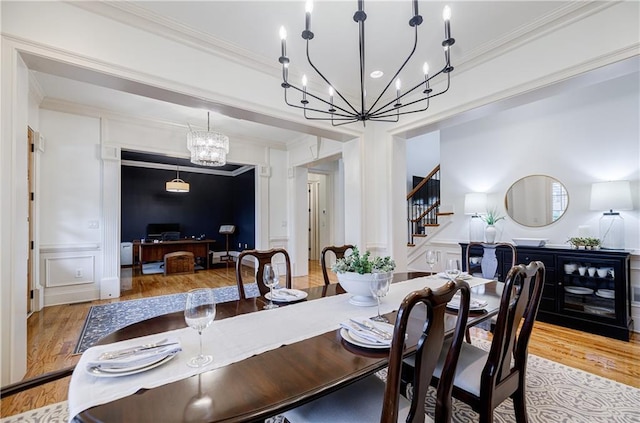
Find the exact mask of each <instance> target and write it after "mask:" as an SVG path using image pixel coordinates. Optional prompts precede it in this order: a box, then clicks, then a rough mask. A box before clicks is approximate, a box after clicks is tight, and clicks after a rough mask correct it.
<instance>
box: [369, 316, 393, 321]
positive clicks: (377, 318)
mask: <svg viewBox="0 0 640 423" xmlns="http://www.w3.org/2000/svg"><path fill="white" fill-rule="evenodd" d="M369 320H373V321H374V322H383V323H389V319H387V318H386V317H384V316H382V315H380V316H373V317H372V318H370V319H369Z"/></svg>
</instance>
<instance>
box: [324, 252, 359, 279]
mask: <svg viewBox="0 0 640 423" xmlns="http://www.w3.org/2000/svg"><path fill="white" fill-rule="evenodd" d="M352 249H353V245H350V244H347V245H341V246H337V245H329V246H327V247H324V248H323V249H322V253H320V267H321V268H322V277H323V278H324V284H325V285H329V284H330V283H331V281H330V280H329V273H328V272H327V257H326V255H327V253H328V252H332V253H333V254H334V255H335V256H336V260H338V259H341V258H343V257H344V254H345V253H346V252H347V251H348V250H352Z"/></svg>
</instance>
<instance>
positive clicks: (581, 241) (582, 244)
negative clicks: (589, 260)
mask: <svg viewBox="0 0 640 423" xmlns="http://www.w3.org/2000/svg"><path fill="white" fill-rule="evenodd" d="M567 242H568V243H569V245H571V248H573V249H579V250H584V249H585V248H586V247H587V241H586V238H582V237H578V236H574V237H571V238H569V239H568V240H567Z"/></svg>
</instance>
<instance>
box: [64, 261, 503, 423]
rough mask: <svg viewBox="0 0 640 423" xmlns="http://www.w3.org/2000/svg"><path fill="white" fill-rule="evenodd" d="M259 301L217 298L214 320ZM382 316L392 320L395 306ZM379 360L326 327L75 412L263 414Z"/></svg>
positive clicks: (143, 328)
mask: <svg viewBox="0 0 640 423" xmlns="http://www.w3.org/2000/svg"><path fill="white" fill-rule="evenodd" d="M425 275H427V274H426V273H423V272H409V273H396V274H394V282H398V281H403V280H407V279H411V278H415V277H420V276H425ZM498 285H499V283H497V282H490V283H488V284H485V285H482V286H478V287H475V288H473V291H472V292H473V296H474V298H479V299H484V300H486V301H487V303H488V304H487V307H486V309H485V311H484V312H481V313H472V314H470V316H469V320H468V325H477V324H478V323H480V322H483V321H485V320H487V319H489V318H490V317H492V316H493V315H495V314H496V313H497V310H498V307H499V303H500V294H499V292H498V291H499V286H498ZM306 291H307V292H308V297H307V301H312V300H314V299H317V298H321V297H327V296H333V295H339V294H343V293H345V291H344V290H343V289H342V287H341V286H340V285H339V284H331V285H326V286H321V287H313V288H309V289H307V290H306ZM266 302H267V300H266V299H265V298H264V297H257V298H248V299H244V300H239V301H230V302H226V303H221V304H218V305H217V312H216V320H219V319H225V318H228V317H233V316H237V315H240V314H246V313H253V312H256V311H259V310H261V309H262V307H263V306H264V305H265V304H266ZM414 313H415V315H414ZM414 313H412V319H411V323H410V326H409V332H410V333H409V338H408V340H407V343H406V345H407V347H406V349H407V355H409V354H411V353H412V352H414V351H415V345H416V343H417V340H418V338H419V336H420V333H421V331H422V324H423V323H424V315H423V316H420V315H419V314H420V312H419V311H416V312H414ZM374 314H375V313H374ZM386 316H387V317H388V318H389V319H390V320H391V321H392V322H393V321H394V319H395V311H394V312H393V313H389V314H387V315H386ZM421 319H422V320H421ZM455 321H456V316H455V313H453V312H452V313H451V316H449V318H448V320H447V326H448V328H447V332H448V333H449V334H451V333H452V332H453V327H454V325H455ZM256 322H259V321H258V320H256ZM184 327H186V324H185V321H184V315H183V313H182V312H176V313H170V314H165V315H162V316H158V317H154V318H151V319H148V320H144V321H142V322H139V323H135V324H132V325H130V326H127V327H125V328H123V329H120V330H118V331H116V332H113V333H112V334H110V335H108V336H107V337H105V338H103V339H102V340H100V342H99V343H100V344H107V343H111V342H117V341H122V340H127V339H131V338H135V337H139V336H145V335H152V334H156V333H162V332H166V331H169V330H174V329H181V328H184ZM218 348H223V346H218ZM387 359H388V350H369V349H365V348H360V347H357V346H354V345H351V344H349V343H347V342H346V341H344V340H343V339H342V337H341V336H340V332H339V330H332V331H329V332H327V333H324V334H322V335H319V336H314V337H311V338H308V339H305V340H303V341H300V342H295V343H292V344H287V345H283V346H281V347H279V348H276V349H273V350H270V351H267V352H264V353H262V354H258V355H254V356H252V357H249V358H247V359H244V360H241V361H238V362H236V363H233V364H230V365H227V366H225V367H221V368H217V369H214V370H210V371H205V372H204V373H201V374H199V375H196V376H192V377H189V378H186V379H182V380H179V381H176V382H173V383H169V384H166V385H162V386H159V387H156V388H153V389H147V390H140V391H138V392H137V393H136V394H134V395H130V396H127V397H124V398H121V399H118V400H116V401H112V402H109V403H106V404H102V405H99V406H96V407H92V408H90V409H88V410H85V411H84V412H82V413H81V414H79V415H78V416H76V419H78V421H81V422H86V423H89V422H138V423H142V422H183V421H185V422H186V421H198V422H240V421H242V422H253V421H264V419H266V418H268V417H272V416H274V415H277V414H279V413H282V412H284V411H286V410H289V409H291V408H294V407H296V406H298V405H300V404H303V403H305V402H308V401H312V400H313V399H315V398H318V397H321V396H323V395H326V394H328V393H330V392H333V391H335V390H337V389H340V388H341V387H343V386H346V385H347V384H349V383H352V382H355V381H357V380H359V379H361V378H363V377H366V376H368V375H371V374H373V373H375V372H376V371H378V370H381V369H383V368H385V367H386V365H387Z"/></svg>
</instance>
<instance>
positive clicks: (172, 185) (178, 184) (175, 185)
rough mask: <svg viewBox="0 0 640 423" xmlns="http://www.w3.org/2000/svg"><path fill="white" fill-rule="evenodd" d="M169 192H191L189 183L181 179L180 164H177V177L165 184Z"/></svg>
mask: <svg viewBox="0 0 640 423" xmlns="http://www.w3.org/2000/svg"><path fill="white" fill-rule="evenodd" d="M165 187H166V190H167V191H168V192H189V183H188V182H185V181H183V180H182V179H180V166H176V178H175V179H172V180H170V181H167V183H166V184H165Z"/></svg>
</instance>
